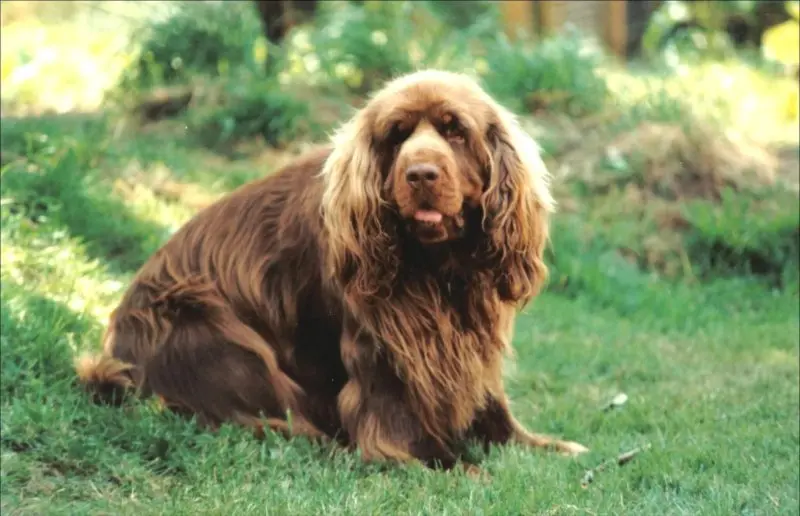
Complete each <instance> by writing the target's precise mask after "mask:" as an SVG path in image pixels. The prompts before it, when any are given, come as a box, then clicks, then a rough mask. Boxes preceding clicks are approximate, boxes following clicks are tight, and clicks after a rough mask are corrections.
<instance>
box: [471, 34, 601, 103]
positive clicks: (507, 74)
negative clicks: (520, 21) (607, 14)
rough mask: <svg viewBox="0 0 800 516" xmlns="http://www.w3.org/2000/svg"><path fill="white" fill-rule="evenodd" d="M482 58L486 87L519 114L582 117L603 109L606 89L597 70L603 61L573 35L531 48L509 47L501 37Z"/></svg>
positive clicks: (595, 50)
mask: <svg viewBox="0 0 800 516" xmlns="http://www.w3.org/2000/svg"><path fill="white" fill-rule="evenodd" d="M486 54H487V56H486V62H487V64H488V71H487V73H486V75H485V79H484V82H485V83H486V86H487V88H488V89H489V91H490V92H491V93H493V94H494V95H496V96H498V97H499V98H501V99H503V100H506V101H507V102H508V103H509V105H510V107H512V108H514V109H516V110H518V111H526V110H527V111H537V110H541V109H545V110H550V109H552V110H556V111H559V112H564V113H567V114H568V115H571V116H584V115H587V114H591V113H596V112H598V111H600V110H601V109H602V108H603V107H604V106H605V105H606V101H607V96H608V88H607V86H606V83H605V79H604V78H603V77H602V76H601V75H600V74H599V70H598V67H599V66H601V65H602V64H603V62H604V58H605V56H604V54H603V52H602V51H601V50H600V48H599V47H597V46H596V45H594V44H592V42H591V41H587V40H585V39H583V38H580V37H578V36H577V35H576V34H574V33H571V32H565V33H563V34H558V35H555V36H553V37H550V38H548V39H545V40H543V41H541V42H539V43H537V44H534V45H530V44H519V43H512V42H510V41H509V40H508V38H506V37H505V36H504V35H500V36H498V37H497V40H496V42H495V43H494V44H491V45H490V46H489V47H488V49H487V52H486Z"/></svg>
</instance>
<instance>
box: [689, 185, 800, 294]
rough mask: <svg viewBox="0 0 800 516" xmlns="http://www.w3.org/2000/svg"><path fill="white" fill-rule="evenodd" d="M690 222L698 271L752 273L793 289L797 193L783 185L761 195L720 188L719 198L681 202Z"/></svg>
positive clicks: (798, 261) (799, 236)
mask: <svg viewBox="0 0 800 516" xmlns="http://www.w3.org/2000/svg"><path fill="white" fill-rule="evenodd" d="M685 214H686V220H687V222H688V223H689V224H691V232H690V234H689V237H688V238H689V245H688V248H689V253H690V258H691V259H692V261H693V263H695V264H696V265H695V270H696V271H697V272H698V273H700V274H702V275H708V274H709V273H714V272H716V273H717V274H738V275H749V274H756V275H759V276H765V277H766V278H767V279H768V280H770V281H771V282H772V283H773V284H776V285H783V286H784V287H786V288H789V289H793V290H795V291H796V289H797V281H798V279H799V278H798V276H797V271H798V267H800V215H799V214H798V212H797V198H796V196H795V195H793V194H791V193H788V192H785V191H783V190H778V189H775V190H769V191H767V192H764V193H761V195H754V194H747V193H744V194H743V193H736V192H734V191H733V190H731V189H726V190H725V191H724V192H723V196H722V202H721V203H720V204H712V203H704V202H693V203H689V204H688V205H687V206H686V207H685Z"/></svg>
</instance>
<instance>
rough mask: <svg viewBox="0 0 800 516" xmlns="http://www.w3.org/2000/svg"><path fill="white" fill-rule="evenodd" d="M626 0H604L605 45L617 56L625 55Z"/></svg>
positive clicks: (626, 39)
mask: <svg viewBox="0 0 800 516" xmlns="http://www.w3.org/2000/svg"><path fill="white" fill-rule="evenodd" d="M625 4H627V2H626V0H608V1H607V2H606V24H605V25H606V26H605V40H606V45H608V47H609V48H610V49H611V51H612V52H614V53H615V54H616V55H617V56H618V57H625V54H626V53H627V47H628V17H627V10H626V7H627V6H626V5H625Z"/></svg>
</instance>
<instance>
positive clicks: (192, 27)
mask: <svg viewBox="0 0 800 516" xmlns="http://www.w3.org/2000/svg"><path fill="white" fill-rule="evenodd" d="M261 35H262V29H261V22H260V20H259V18H258V15H257V13H256V11H255V7H254V6H253V3H252V2H244V1H235V2H176V4H175V7H174V9H173V10H172V12H171V13H170V14H168V15H167V16H165V17H162V18H160V19H155V20H151V21H149V22H148V24H147V25H146V26H144V27H142V28H141V37H140V38H138V39H137V41H138V42H139V48H138V52H137V56H136V58H135V59H134V61H133V62H132V63H131V65H130V67H129V68H128V69H127V70H126V71H125V73H124V74H123V77H122V81H121V86H122V87H123V89H131V88H132V89H135V90H140V89H147V88H151V87H153V86H157V85H162V84H175V83H184V82H187V81H188V80H189V79H190V78H191V77H192V76H193V75H195V74H200V75H209V76H220V75H222V76H224V75H227V73H228V72H229V71H230V70H232V69H235V68H237V67H241V66H245V67H251V68H252V67H257V66H262V65H263V63H261V62H260V61H261V60H262V59H264V58H265V56H264V55H263V53H264V52H263V51H264V49H265V48H266V47H265V46H264V45H265V43H264V41H263V38H262V36H261Z"/></svg>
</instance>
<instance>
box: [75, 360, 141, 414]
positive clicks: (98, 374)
mask: <svg viewBox="0 0 800 516" xmlns="http://www.w3.org/2000/svg"><path fill="white" fill-rule="evenodd" d="M132 369H133V365H132V364H128V363H125V362H123V361H121V360H119V359H117V358H114V357H112V356H108V355H105V354H103V355H83V356H81V357H79V358H78V359H77V360H76V361H75V371H76V372H77V373H78V381H79V382H80V384H81V385H82V386H83V388H84V389H86V391H88V392H89V393H90V394H91V396H92V399H93V400H94V401H95V403H105V404H110V405H119V404H121V403H122V400H123V399H124V398H125V396H126V395H127V394H128V393H129V391H130V390H131V389H132V388H133V387H134V382H133V377H132V376H131V370H132Z"/></svg>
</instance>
